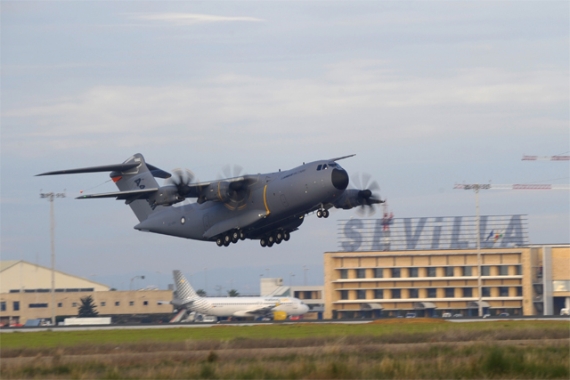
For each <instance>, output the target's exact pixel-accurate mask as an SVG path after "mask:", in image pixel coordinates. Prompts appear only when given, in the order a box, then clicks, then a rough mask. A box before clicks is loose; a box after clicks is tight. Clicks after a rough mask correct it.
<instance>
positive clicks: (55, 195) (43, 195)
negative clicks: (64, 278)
mask: <svg viewBox="0 0 570 380" xmlns="http://www.w3.org/2000/svg"><path fill="white" fill-rule="evenodd" d="M40 191H41V190H40ZM40 198H47V200H48V201H49V204H50V207H49V213H50V240H51V244H50V245H51V308H50V309H51V324H52V326H55V212H54V208H53V200H54V198H65V193H40Z"/></svg>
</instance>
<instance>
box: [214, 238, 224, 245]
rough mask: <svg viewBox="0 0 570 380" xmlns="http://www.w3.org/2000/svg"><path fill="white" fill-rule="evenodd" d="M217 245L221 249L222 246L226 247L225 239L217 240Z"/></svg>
mask: <svg viewBox="0 0 570 380" xmlns="http://www.w3.org/2000/svg"><path fill="white" fill-rule="evenodd" d="M216 244H217V245H218V247H221V246H222V245H224V239H222V238H221V237H219V238H217V239H216Z"/></svg>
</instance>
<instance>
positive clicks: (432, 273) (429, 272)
mask: <svg viewBox="0 0 570 380" xmlns="http://www.w3.org/2000/svg"><path fill="white" fill-rule="evenodd" d="M435 269H436V268H435V267H428V268H427V276H428V277H435Z"/></svg>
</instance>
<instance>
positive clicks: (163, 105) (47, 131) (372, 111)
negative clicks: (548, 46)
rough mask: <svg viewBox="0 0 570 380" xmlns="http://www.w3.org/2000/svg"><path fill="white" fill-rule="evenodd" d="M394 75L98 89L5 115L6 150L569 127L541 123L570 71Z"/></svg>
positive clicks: (220, 79) (559, 104)
mask: <svg viewBox="0 0 570 380" xmlns="http://www.w3.org/2000/svg"><path fill="white" fill-rule="evenodd" d="M386 67H387V65H386V64H385V62H384V61H351V62H341V63H338V64H335V65H330V66H328V67H326V70H325V71H324V72H323V74H322V75H320V76H317V77H309V78H300V79H288V78H277V77H264V76H254V75H238V74H233V73H228V74H225V75H218V76H216V77H213V78H210V79H203V80H199V81H196V82H193V83H186V84H176V85H164V86H117V85H98V86H95V87H92V88H90V89H88V90H86V91H84V92H83V93H81V94H79V95H78V96H75V97H68V98H60V99H55V100H53V101H51V102H50V103H49V104H40V105H34V106H30V107H24V108H19V109H9V110H4V115H3V119H4V126H3V134H4V136H3V137H4V139H3V140H4V141H3V148H9V147H10V144H14V143H15V142H17V141H22V140H26V143H27V144H34V142H36V143H38V144H43V145H44V146H51V147H52V148H53V149H56V150H61V149H66V147H67V148H77V146H78V144H79V145H81V146H89V145H93V144H96V142H97V141H98V140H101V139H104V140H105V141H108V142H109V144H114V145H115V146H119V147H120V146H133V145H137V144H144V143H147V142H152V143H154V144H159V145H160V144H162V145H167V144H170V143H174V142H178V143H180V142H182V141H184V142H187V143H194V144H195V143H197V142H200V141H208V140H211V138H212V136H213V135H214V136H215V135H217V134H218V135H219V134H222V133H223V135H224V136H227V137H230V138H231V139H232V140H233V139H236V140H238V139H240V136H242V137H243V136H246V137H247V136H252V135H255V136H257V137H258V138H260V139H263V138H265V139H266V141H267V140H273V141H275V139H276V138H278V137H281V138H286V137H287V136H294V137H295V139H300V138H303V137H305V138H307V139H312V140H314V139H313V137H314V138H317V136H318V138H319V140H322V141H323V142H327V143H332V142H339V143H340V142H342V141H338V138H339V136H338V134H336V135H335V134H331V133H328V131H330V130H331V128H333V129H334V128H342V127H346V126H347V125H349V126H350V133H349V134H348V136H347V135H343V136H342V140H344V141H346V140H347V139H350V138H351V136H354V138H355V139H359V140H361V136H362V135H363V134H366V135H368V136H372V137H374V136H378V137H379V136H382V138H383V139H387V138H390V139H398V138H402V137H406V138H409V137H410V136H414V137H416V138H430V137H433V138H440V137H441V136H442V135H449V134H452V133H461V134H465V133H474V134H480V135H485V134H488V135H491V134H492V135H494V136H497V135H499V134H510V133H518V134H520V133H522V132H523V130H525V131H526V132H531V133H533V132H536V130H537V125H536V123H537V122H540V124H541V125H540V127H541V128H551V129H555V130H562V131H563V130H565V129H564V128H566V127H567V125H566V124H565V123H566V121H565V120H556V119H550V120H549V119H547V118H542V119H540V118H541V117H542V116H541V115H542V114H543V111H544V110H545V109H547V110H551V109H561V110H565V109H566V107H567V104H568V85H567V83H568V74H567V72H566V71H557V70H550V71H548V70H542V71H540V70H535V71H525V72H516V73H511V72H508V71H506V70H502V69H496V68H475V69H462V70H458V71H456V72H454V73H453V75H449V76H447V77H444V78H434V77H421V76H410V75H402V74H400V73H399V72H398V71H395V70H388V69H386ZM466 115H472V116H470V117H469V118H468V117H466ZM506 119H508V121H509V125H504V123H505V121H504V120H506ZM529 119H530V120H534V121H533V122H529ZM482 120H485V121H486V123H481V121H482ZM487 120H489V122H488V123H487ZM13 125H14V126H15V125H34V126H35V127H33V128H31V127H30V128H18V129H16V128H15V127H13ZM308 126H309V127H308ZM6 131H9V133H7V134H6V133H5V132H6ZM20 131H22V132H20ZM134 131H136V134H137V135H138V136H139V137H138V139H137V140H136V141H135V140H133V132H134ZM335 139H336V140H335ZM279 143H283V140H282V139H280V140H279ZM14 150H15V151H17V150H18V148H17V147H16V148H14Z"/></svg>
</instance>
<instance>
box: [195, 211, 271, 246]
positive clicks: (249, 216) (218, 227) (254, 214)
mask: <svg viewBox="0 0 570 380" xmlns="http://www.w3.org/2000/svg"><path fill="white" fill-rule="evenodd" d="M266 216H267V212H266V211H260V210H250V211H249V212H248V213H246V214H240V215H239V216H235V217H233V218H230V219H226V220H223V221H221V222H219V223H216V224H214V225H213V226H212V227H210V229H208V230H207V231H206V232H205V233H204V235H203V236H204V237H205V238H206V239H210V238H213V237H214V236H216V235H219V234H221V233H224V232H226V231H229V230H232V229H234V228H244V227H247V226H249V225H251V224H253V223H255V222H257V221H258V220H261V219H263V218H265V217H266Z"/></svg>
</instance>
